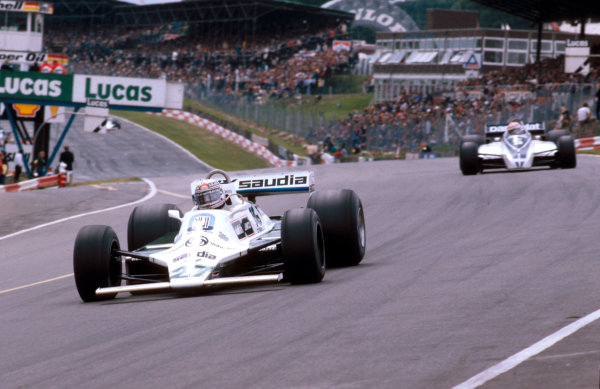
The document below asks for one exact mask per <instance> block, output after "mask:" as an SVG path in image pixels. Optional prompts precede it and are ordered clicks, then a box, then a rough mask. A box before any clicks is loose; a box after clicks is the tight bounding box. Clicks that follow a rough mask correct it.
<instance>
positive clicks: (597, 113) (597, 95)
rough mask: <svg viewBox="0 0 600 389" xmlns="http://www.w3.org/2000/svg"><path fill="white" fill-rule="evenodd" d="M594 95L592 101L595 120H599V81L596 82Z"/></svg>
mask: <svg viewBox="0 0 600 389" xmlns="http://www.w3.org/2000/svg"><path fill="white" fill-rule="evenodd" d="M596 88H597V90H596V96H595V97H594V101H595V102H596V120H600V83H598V84H596Z"/></svg>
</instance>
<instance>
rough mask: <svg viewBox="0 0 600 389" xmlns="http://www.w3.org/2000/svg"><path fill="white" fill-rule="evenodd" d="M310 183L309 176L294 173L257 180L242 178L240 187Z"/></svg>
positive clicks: (267, 186)
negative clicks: (297, 175)
mask: <svg viewBox="0 0 600 389" xmlns="http://www.w3.org/2000/svg"><path fill="white" fill-rule="evenodd" d="M307 183H308V177H307V176H300V177H294V175H293V174H290V175H285V176H283V177H281V178H265V179H256V180H241V181H240V184H239V186H238V188H239V189H248V188H269V187H272V186H294V185H305V184H307Z"/></svg>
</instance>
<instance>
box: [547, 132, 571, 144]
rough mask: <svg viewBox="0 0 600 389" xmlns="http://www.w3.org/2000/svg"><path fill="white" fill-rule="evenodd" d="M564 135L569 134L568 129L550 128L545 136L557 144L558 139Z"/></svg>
mask: <svg viewBox="0 0 600 389" xmlns="http://www.w3.org/2000/svg"><path fill="white" fill-rule="evenodd" d="M565 135H571V132H570V131H569V130H550V131H548V136H547V137H546V138H547V139H548V141H550V142H552V143H555V144H557V145H558V139H559V138H560V137H561V136H565Z"/></svg>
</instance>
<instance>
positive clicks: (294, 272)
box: [281, 208, 326, 284]
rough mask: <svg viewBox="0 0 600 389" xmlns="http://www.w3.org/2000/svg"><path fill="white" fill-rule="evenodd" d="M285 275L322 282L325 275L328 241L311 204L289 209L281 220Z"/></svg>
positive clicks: (292, 279)
mask: <svg viewBox="0 0 600 389" xmlns="http://www.w3.org/2000/svg"><path fill="white" fill-rule="evenodd" d="M281 251H282V256H283V260H284V264H285V279H286V280H287V281H289V282H290V283H292V284H310V283H316V282H321V280H322V279H323V276H325V258H326V257H325V243H324V239H323V231H322V229H321V223H320V222H319V216H318V215H317V213H316V212H315V211H314V210H312V209H309V208H295V209H290V210H288V211H286V212H285V214H284V215H283V219H282V220H281Z"/></svg>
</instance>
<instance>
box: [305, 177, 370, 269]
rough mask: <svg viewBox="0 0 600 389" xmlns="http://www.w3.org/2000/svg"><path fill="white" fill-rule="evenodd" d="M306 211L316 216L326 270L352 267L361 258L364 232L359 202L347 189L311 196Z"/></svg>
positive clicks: (365, 233)
mask: <svg viewBox="0 0 600 389" xmlns="http://www.w3.org/2000/svg"><path fill="white" fill-rule="evenodd" d="M306 207H307V208H312V209H314V210H315V211H316V212H317V214H318V215H319V220H321V224H322V226H323V236H324V237H325V255H326V257H327V266H328V267H339V266H355V265H358V264H359V263H360V261H362V259H363V257H364V256H365V250H366V245H367V230H366V227H365V215H364V212H363V206H362V202H361V201H360V198H359V197H358V195H357V194H356V192H354V191H353V190H350V189H330V190H323V191H317V192H314V193H313V194H312V195H311V196H310V198H309V199H308V203H307V204H306Z"/></svg>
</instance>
